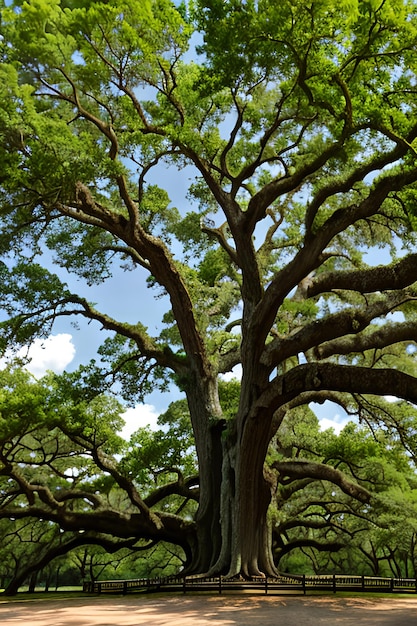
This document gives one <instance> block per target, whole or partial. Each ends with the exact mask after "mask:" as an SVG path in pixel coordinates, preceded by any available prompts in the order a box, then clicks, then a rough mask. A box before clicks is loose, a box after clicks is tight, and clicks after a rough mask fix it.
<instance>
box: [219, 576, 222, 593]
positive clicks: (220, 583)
mask: <svg viewBox="0 0 417 626" xmlns="http://www.w3.org/2000/svg"><path fill="white" fill-rule="evenodd" d="M221 595H222V576H221V574H219V596H221Z"/></svg>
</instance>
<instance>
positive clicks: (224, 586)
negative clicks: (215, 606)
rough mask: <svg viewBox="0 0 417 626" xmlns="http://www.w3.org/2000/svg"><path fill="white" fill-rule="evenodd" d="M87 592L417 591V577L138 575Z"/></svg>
mask: <svg viewBox="0 0 417 626" xmlns="http://www.w3.org/2000/svg"><path fill="white" fill-rule="evenodd" d="M83 590H84V592H86V593H98V594H102V593H115V594H122V595H126V594H128V593H131V592H143V593H155V592H177V593H178V592H180V593H189V592H193V591H195V592H203V591H206V592H207V591H209V592H212V593H219V594H222V593H225V592H228V591H232V592H237V591H253V592H257V593H264V594H266V595H267V594H268V593H279V592H293V593H297V592H298V593H303V594H304V595H305V594H306V593H307V592H308V591H315V590H317V591H332V592H333V593H337V591H372V592H381V593H383V592H391V593H417V580H416V579H415V578H381V577H378V576H344V575H336V574H333V575H325V576H306V575H299V576H298V575H282V576H279V577H278V578H255V579H253V580H242V579H233V578H224V577H222V576H218V577H213V578H201V577H198V576H182V577H177V578H175V577H169V578H138V579H130V580H96V581H92V582H85V583H84V585H83Z"/></svg>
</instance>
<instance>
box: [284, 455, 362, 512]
mask: <svg viewBox="0 0 417 626" xmlns="http://www.w3.org/2000/svg"><path fill="white" fill-rule="evenodd" d="M272 467H273V468H274V469H276V470H278V472H279V473H280V474H281V475H282V476H289V477H290V478H292V479H298V478H313V479H315V480H326V481H329V482H331V483H333V484H334V485H337V486H338V487H340V489H341V490H342V491H343V492H344V493H346V494H347V495H348V496H351V497H352V498H355V499H356V500H359V501H360V502H369V500H370V499H371V493H370V492H369V491H368V490H367V489H365V488H364V487H362V486H360V485H358V484H356V483H352V482H351V481H350V480H348V479H347V478H346V476H345V474H343V473H342V472H341V471H339V470H338V469H335V468H334V467H330V466H329V465H324V464H322V463H312V462H308V461H282V462H279V461H275V462H274V463H273V465H272Z"/></svg>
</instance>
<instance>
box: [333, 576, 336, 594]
mask: <svg viewBox="0 0 417 626" xmlns="http://www.w3.org/2000/svg"><path fill="white" fill-rule="evenodd" d="M333 593H336V574H333Z"/></svg>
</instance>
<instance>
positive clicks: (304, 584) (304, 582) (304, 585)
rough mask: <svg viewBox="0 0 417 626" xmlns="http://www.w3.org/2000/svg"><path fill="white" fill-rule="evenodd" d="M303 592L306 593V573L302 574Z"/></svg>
mask: <svg viewBox="0 0 417 626" xmlns="http://www.w3.org/2000/svg"><path fill="white" fill-rule="evenodd" d="M303 593H304V595H306V575H305V574H303Z"/></svg>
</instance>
